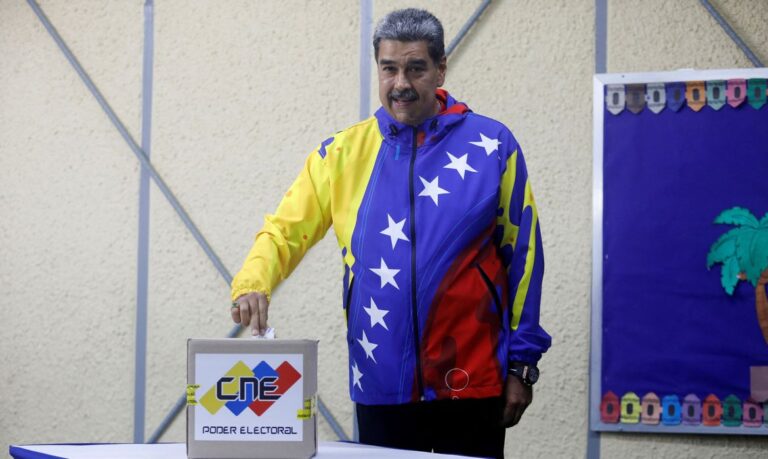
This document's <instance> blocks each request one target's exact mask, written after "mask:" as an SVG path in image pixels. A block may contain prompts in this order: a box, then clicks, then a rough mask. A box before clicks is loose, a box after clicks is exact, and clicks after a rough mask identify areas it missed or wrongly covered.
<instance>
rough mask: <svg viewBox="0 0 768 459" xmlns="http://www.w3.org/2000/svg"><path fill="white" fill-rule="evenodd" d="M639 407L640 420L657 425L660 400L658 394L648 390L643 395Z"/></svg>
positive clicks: (659, 416) (659, 417) (659, 413)
mask: <svg viewBox="0 0 768 459" xmlns="http://www.w3.org/2000/svg"><path fill="white" fill-rule="evenodd" d="M640 409H641V415H640V421H641V422H642V423H643V424H647V425H657V424H658V423H659V421H660V420H661V402H660V401H659V397H658V395H656V394H654V393H653V392H648V393H647V394H645V396H643V401H642V403H641V405H640Z"/></svg>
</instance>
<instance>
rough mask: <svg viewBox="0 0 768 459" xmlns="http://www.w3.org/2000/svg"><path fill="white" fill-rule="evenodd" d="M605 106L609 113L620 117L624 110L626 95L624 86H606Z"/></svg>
mask: <svg viewBox="0 0 768 459" xmlns="http://www.w3.org/2000/svg"><path fill="white" fill-rule="evenodd" d="M605 91H606V93H605V106H606V107H607V108H608V111H609V112H611V113H613V114H614V115H618V114H619V113H621V112H622V111H623V110H624V105H625V103H626V93H625V89H624V85H623V84H609V85H605Z"/></svg>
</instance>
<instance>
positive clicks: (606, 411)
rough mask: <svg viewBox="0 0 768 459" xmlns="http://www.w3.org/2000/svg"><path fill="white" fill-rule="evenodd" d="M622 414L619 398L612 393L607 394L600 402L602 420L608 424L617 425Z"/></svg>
mask: <svg viewBox="0 0 768 459" xmlns="http://www.w3.org/2000/svg"><path fill="white" fill-rule="evenodd" d="M620 414H621V412H620V408H619V397H618V396H617V395H616V394H614V393H613V392H611V391H608V392H606V394H605V395H603V400H602V401H601V402H600V420H601V421H603V422H605V423H606V424H616V423H617V422H619V415H620Z"/></svg>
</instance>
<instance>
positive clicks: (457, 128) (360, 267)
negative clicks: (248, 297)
mask: <svg viewBox="0 0 768 459" xmlns="http://www.w3.org/2000/svg"><path fill="white" fill-rule="evenodd" d="M437 97H438V100H439V101H440V103H441V111H440V113H439V114H438V115H436V116H435V117H432V118H430V119H427V120H426V121H424V122H423V123H422V124H421V125H420V126H417V127H414V126H408V125H404V124H401V123H399V122H398V121H396V120H395V119H393V118H392V117H391V116H390V115H389V114H388V113H387V112H386V110H385V109H384V108H383V107H382V108H379V110H378V111H377V112H376V113H375V115H374V116H372V117H371V118H369V119H367V120H364V121H362V122H360V123H358V124H355V125H353V126H351V127H349V128H348V129H346V130H344V131H341V132H339V133H337V134H336V135H334V136H333V137H330V138H328V139H327V140H325V141H323V142H322V143H321V144H320V145H319V146H318V148H317V149H316V150H315V151H313V152H312V153H311V154H310V155H309V157H308V158H307V160H306V163H305V166H304V169H303V170H302V171H301V173H300V174H299V176H298V178H297V179H296V181H295V182H294V183H293V184H292V185H291V187H290V189H289V190H288V191H287V192H286V194H285V196H284V198H283V200H282V202H281V203H280V205H279V206H278V208H277V211H276V212H275V213H274V215H268V216H267V217H266V218H265V222H264V226H263V228H262V229H261V230H260V231H259V233H258V234H257V236H256V239H255V242H254V244H253V247H252V249H251V251H250V252H249V254H248V257H247V259H246V261H245V263H244V265H243V268H242V270H241V271H240V272H239V273H238V275H237V276H236V277H235V279H234V280H233V282H232V298H233V300H234V299H236V298H238V297H239V296H240V295H243V294H245V293H249V292H253V291H260V292H263V293H266V294H267V296H269V295H270V294H271V292H272V290H273V289H274V288H275V287H276V286H277V285H278V284H279V283H280V282H281V281H282V280H283V279H285V278H286V277H288V275H289V274H290V273H291V272H292V271H293V269H294V268H295V267H296V265H297V264H298V263H299V261H300V260H301V258H302V257H303V255H304V254H305V253H306V252H307V250H309V248H310V247H311V246H312V245H313V244H315V243H316V242H318V241H319V240H320V239H322V238H323V236H324V235H325V234H326V232H327V231H328V229H329V228H330V227H331V226H332V227H333V229H334V232H335V233H336V238H337V240H338V244H339V248H340V250H341V257H342V259H343V263H344V277H343V284H344V289H343V292H344V296H343V306H344V311H345V319H346V323H347V344H348V347H349V391H350V396H351V398H352V400H354V401H355V402H358V403H362V404H368V405H379V404H399V403H407V402H413V401H418V400H435V399H446V398H453V399H455V398H486V397H495V396H499V395H501V394H502V391H503V387H504V381H505V379H506V374H507V368H508V365H509V362H513V361H520V362H527V363H536V362H537V361H538V360H539V358H540V357H541V354H542V353H543V352H545V351H546V350H547V348H548V347H549V346H550V342H551V339H550V337H549V335H548V334H547V333H546V332H545V331H544V329H543V328H542V327H541V326H540V325H539V303H540V299H541V281H542V275H543V273H544V258H543V253H542V245H541V232H540V229H539V219H538V214H537V211H536V205H535V203H534V200H533V195H532V193H531V186H530V183H529V181H528V174H527V172H526V167H525V161H524V159H523V155H522V152H521V150H520V147H519V145H518V143H517V141H516V140H515V138H514V137H513V136H512V133H511V132H510V131H509V130H508V129H507V128H506V127H505V126H504V125H503V124H501V123H499V122H497V121H494V120H492V119H490V118H486V117H484V116H481V115H478V114H476V113H473V112H472V111H471V110H469V109H468V108H467V106H466V105H465V104H463V103H459V102H457V101H456V100H455V99H454V98H453V97H451V96H450V95H449V94H448V93H447V92H445V91H444V90H438V91H437Z"/></svg>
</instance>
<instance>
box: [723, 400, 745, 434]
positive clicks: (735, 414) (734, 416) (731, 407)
mask: <svg viewBox="0 0 768 459" xmlns="http://www.w3.org/2000/svg"><path fill="white" fill-rule="evenodd" d="M741 415H742V409H741V400H739V397H737V396H735V395H733V394H731V395H729V396H727V397H725V400H723V425H724V426H727V427H738V426H740V425H741Z"/></svg>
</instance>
